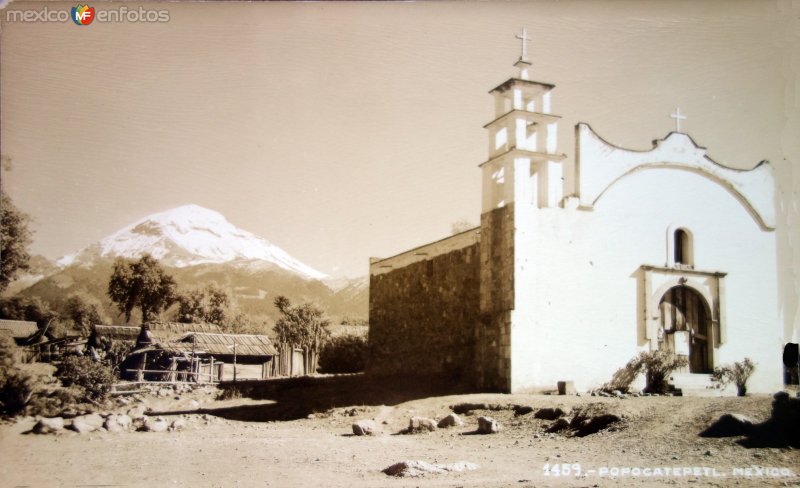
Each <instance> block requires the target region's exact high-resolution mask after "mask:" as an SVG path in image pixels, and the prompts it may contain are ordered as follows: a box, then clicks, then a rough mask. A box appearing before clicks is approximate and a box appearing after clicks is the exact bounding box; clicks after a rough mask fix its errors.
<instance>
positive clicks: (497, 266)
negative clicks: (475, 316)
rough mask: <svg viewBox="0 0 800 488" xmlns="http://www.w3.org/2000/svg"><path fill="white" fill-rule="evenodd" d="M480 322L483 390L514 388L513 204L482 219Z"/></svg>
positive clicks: (478, 360) (479, 358)
mask: <svg viewBox="0 0 800 488" xmlns="http://www.w3.org/2000/svg"><path fill="white" fill-rule="evenodd" d="M480 253H481V269H480V275H481V287H480V313H481V321H480V322H479V323H478V325H477V329H476V361H475V365H476V371H475V375H476V382H477V386H478V388H480V389H482V390H495V391H509V390H510V388H511V311H512V310H513V308H514V204H507V205H506V206H505V207H502V208H498V209H495V210H492V211H490V212H486V213H484V214H483V215H482V216H481V247H480Z"/></svg>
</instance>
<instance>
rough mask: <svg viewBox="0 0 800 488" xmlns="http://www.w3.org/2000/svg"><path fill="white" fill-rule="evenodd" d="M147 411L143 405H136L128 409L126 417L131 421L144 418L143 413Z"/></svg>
mask: <svg viewBox="0 0 800 488" xmlns="http://www.w3.org/2000/svg"><path fill="white" fill-rule="evenodd" d="M146 411H147V407H146V406H144V405H137V406H135V407H133V408H129V409H128V415H129V416H130V418H131V419H133V420H135V419H138V418H142V417H144V414H145V412H146Z"/></svg>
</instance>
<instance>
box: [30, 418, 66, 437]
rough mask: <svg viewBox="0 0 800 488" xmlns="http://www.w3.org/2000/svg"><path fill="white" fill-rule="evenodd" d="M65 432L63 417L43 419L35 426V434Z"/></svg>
mask: <svg viewBox="0 0 800 488" xmlns="http://www.w3.org/2000/svg"><path fill="white" fill-rule="evenodd" d="M62 430H64V419H63V418H61V417H51V418H41V419H39V421H38V422H36V425H34V426H33V433H34V434H55V433H56V432H60V431H62Z"/></svg>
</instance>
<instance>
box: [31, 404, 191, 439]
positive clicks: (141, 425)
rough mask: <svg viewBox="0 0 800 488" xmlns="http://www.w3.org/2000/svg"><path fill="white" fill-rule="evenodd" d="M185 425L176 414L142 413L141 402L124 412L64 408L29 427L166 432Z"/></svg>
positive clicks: (50, 430) (39, 429)
mask: <svg viewBox="0 0 800 488" xmlns="http://www.w3.org/2000/svg"><path fill="white" fill-rule="evenodd" d="M185 428H186V420H185V419H184V418H183V417H178V418H176V419H173V420H167V419H165V418H163V417H150V416H147V415H145V408H144V406H143V405H139V406H136V407H133V408H131V409H129V410H128V411H127V413H112V412H100V413H97V412H88V413H87V412H83V413H77V412H75V411H71V410H65V411H64V412H62V414H61V416H59V417H41V418H39V419H38V420H37V422H36V424H35V425H34V426H33V429H31V432H32V433H34V434H58V433H61V432H63V431H65V430H70V431H72V432H76V433H78V434H88V433H90V432H114V433H118V432H131V431H139V432H167V431H178V430H183V429H185Z"/></svg>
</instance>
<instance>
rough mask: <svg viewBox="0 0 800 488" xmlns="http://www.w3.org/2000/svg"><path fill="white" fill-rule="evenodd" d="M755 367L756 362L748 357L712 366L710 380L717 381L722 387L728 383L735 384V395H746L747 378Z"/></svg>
mask: <svg viewBox="0 0 800 488" xmlns="http://www.w3.org/2000/svg"><path fill="white" fill-rule="evenodd" d="M755 369H756V364H755V363H754V362H753V361H751V360H750V358H744V361H739V362H735V363H733V364H732V365H725V366H719V367H716V368H714V372H713V373H712V374H711V381H714V382H715V383H719V384H720V386H722V387H723V388H724V387H725V386H726V385H728V384H729V383H734V384H735V385H736V395H737V396H745V395H747V380H749V379H750V375H752V374H753V371H755Z"/></svg>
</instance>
